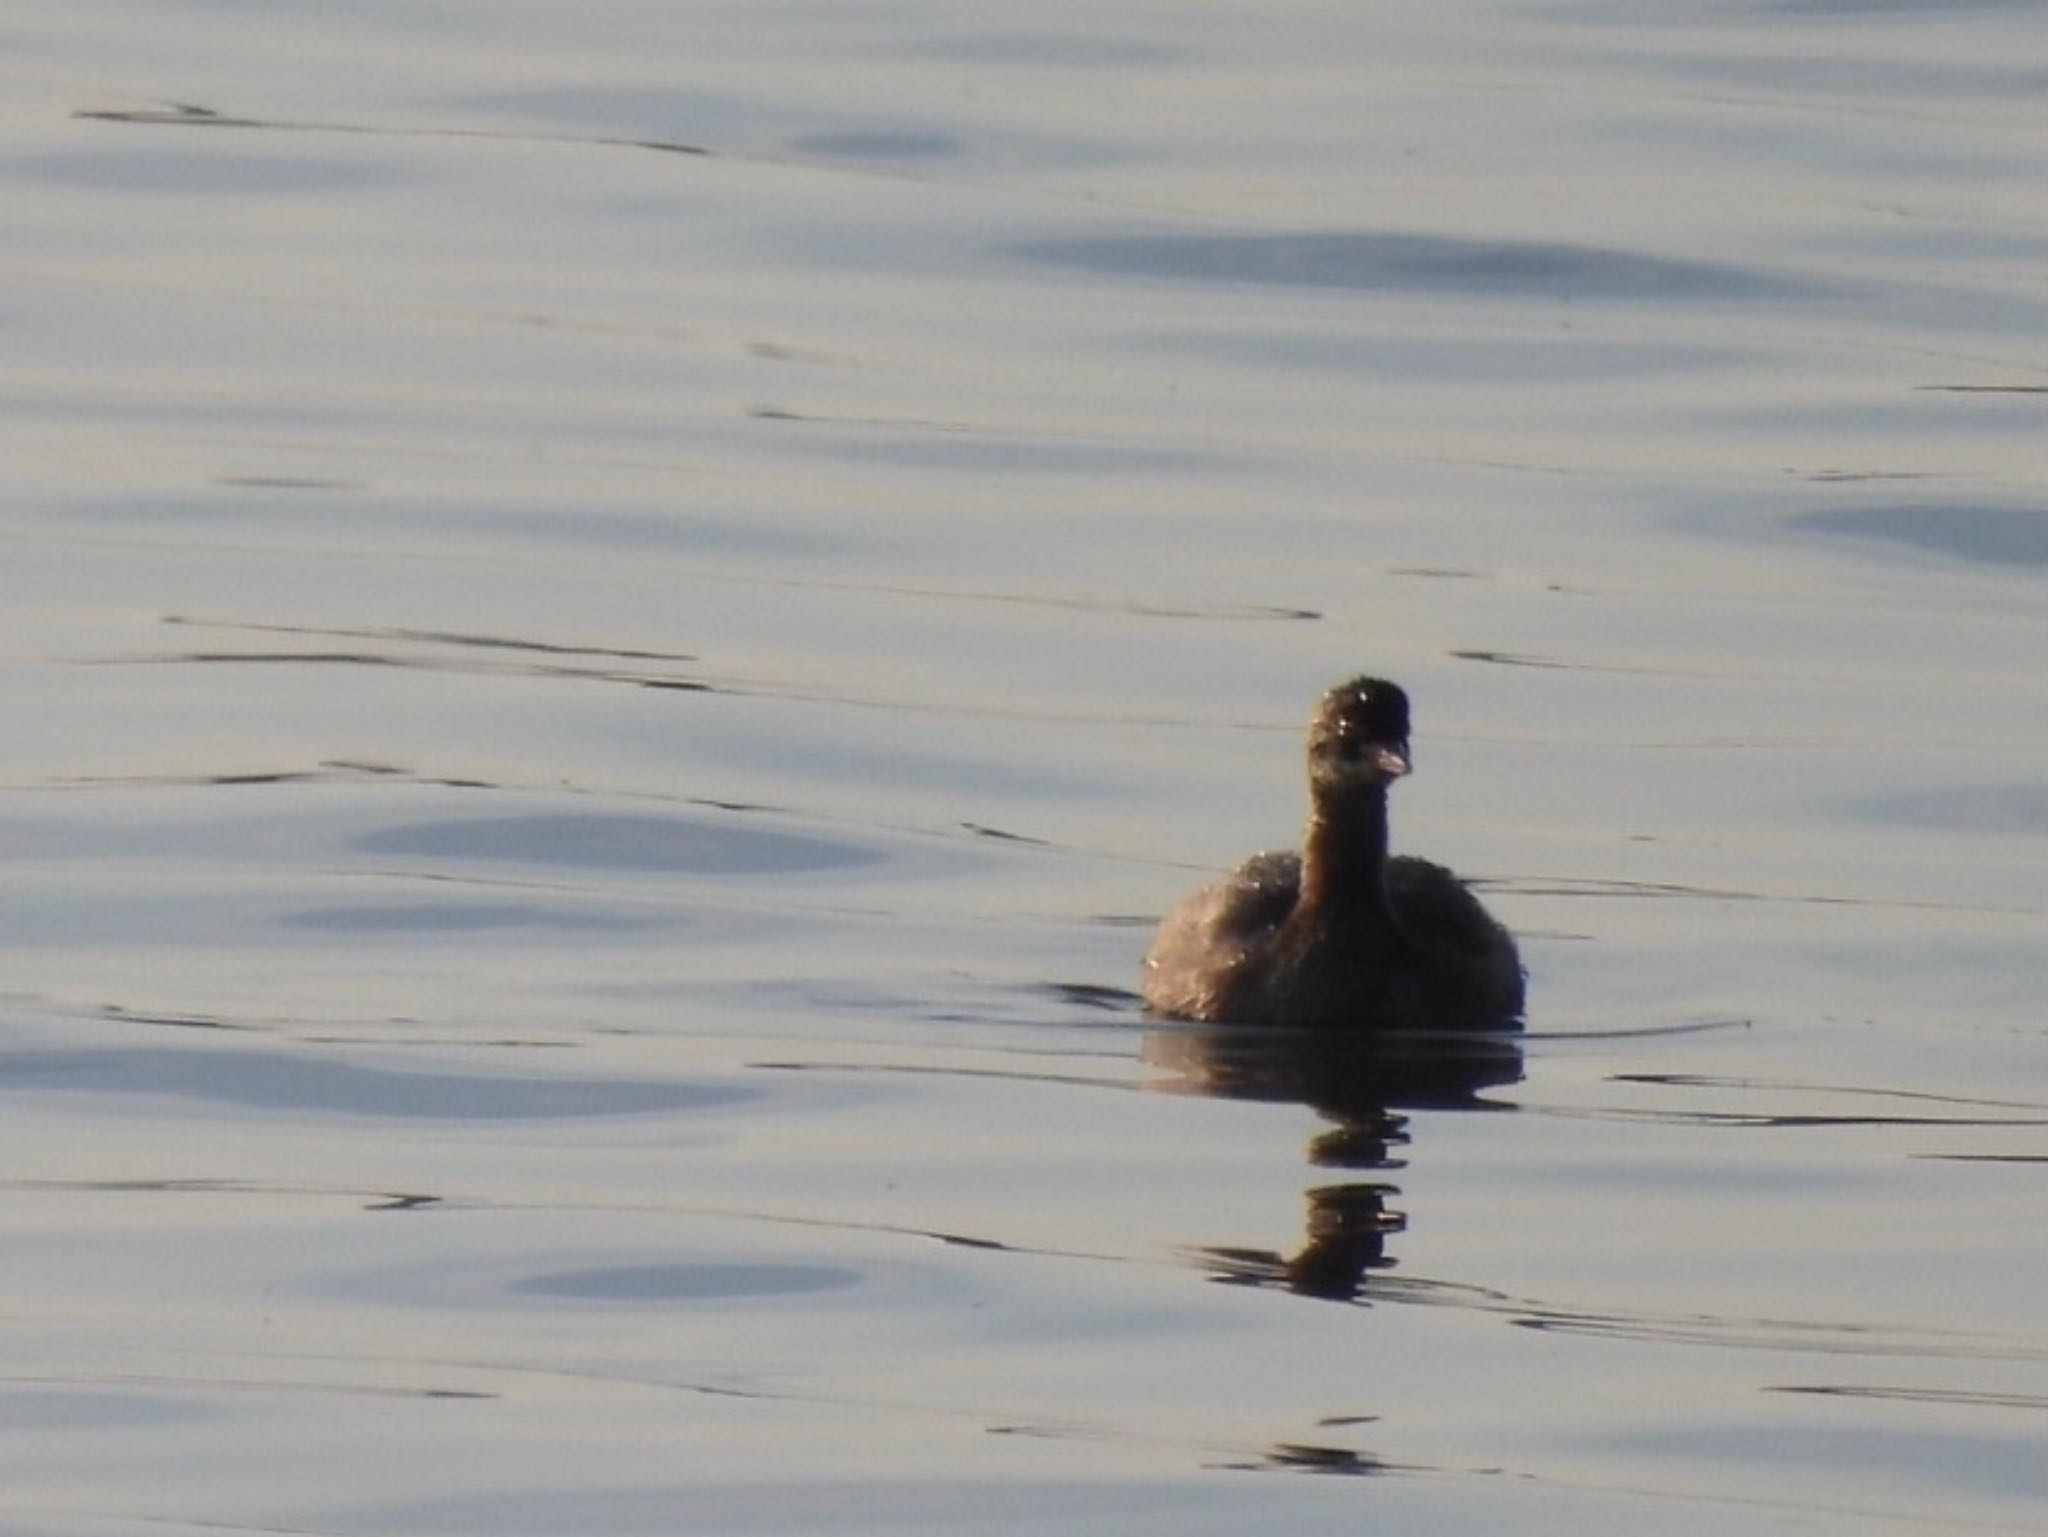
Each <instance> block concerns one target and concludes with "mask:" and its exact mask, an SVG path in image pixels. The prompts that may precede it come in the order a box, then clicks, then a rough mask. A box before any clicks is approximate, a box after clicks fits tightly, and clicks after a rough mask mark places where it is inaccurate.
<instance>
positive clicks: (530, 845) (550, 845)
mask: <svg viewBox="0 0 2048 1537" xmlns="http://www.w3.org/2000/svg"><path fill="white" fill-rule="evenodd" d="M355 846H356V847H357V848H359V849H362V850H365V851H366V852H368V853H372V854H410V855H428V856H432V857H437V858H454V859H510V860H518V861H520V862H522V863H526V864H545V865H571V866H576V867H579V868H583V869H598V870H684V871H690V872H693V873H696V874H699V875H788V874H793V873H798V872H805V871H819V870H841V869H848V868H852V867H856V866H860V865H871V864H875V863H877V862H879V861H880V860H881V858H882V857H883V856H882V855H881V854H880V853H879V852H877V851H875V850H873V849H867V848H862V847H860V846H859V845H857V844H851V843H840V842H835V841H833V840H830V839H826V838H820V837H816V836H814V835H810V834H802V833H786V832H770V831H767V830H764V829H761V828H754V827H734V826H730V825H727V824H725V823H722V822H714V821H709V820H701V819H693V818H685V817H680V816H660V817H643V816H626V815H619V814H612V815H602V816H577V815H573V814H568V813H554V814H546V815H533V816H514V817H450V818H448V819H447V820H445V821H436V822H409V823H406V824H405V825H403V826H401V827H387V828H382V829H379V830H378V831H376V832H372V833H366V834H364V835H363V836H362V837H360V838H358V839H356V840H355Z"/></svg>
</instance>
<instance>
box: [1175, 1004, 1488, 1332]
mask: <svg viewBox="0 0 2048 1537" xmlns="http://www.w3.org/2000/svg"><path fill="white" fill-rule="evenodd" d="M1143 1055H1144V1059H1145V1061H1147V1062H1149V1063H1151V1064H1152V1065H1154V1066H1156V1067H1164V1068H1167V1069H1169V1070H1170V1071H1172V1072H1173V1073H1174V1074H1175V1078H1174V1080H1173V1081H1172V1082H1171V1083H1170V1084H1168V1085H1166V1087H1169V1088H1172V1089H1176V1090H1178V1091H1181V1092H1185V1093H1194V1094H1207V1095H1213V1096H1216V1097H1218V1098H1223V1099H1255V1100H1276V1101H1287V1102H1294V1103H1300V1104H1304V1105H1307V1106H1309V1107H1310V1108H1311V1109H1313V1110H1315V1111H1316V1112H1317V1113H1318V1114H1319V1115H1321V1116H1322V1117H1323V1118H1324V1119H1325V1120H1326V1121H1328V1122H1329V1123H1330V1125H1329V1129H1327V1130H1325V1131H1322V1132H1319V1133H1318V1134H1317V1135H1316V1136H1314V1137H1312V1138H1311V1139H1310V1140H1309V1144H1308V1161H1309V1163H1310V1165H1311V1166H1313V1167H1316V1168H1336V1169H1350V1170H1359V1171H1365V1172H1384V1171H1390V1170H1396V1169H1400V1168H1402V1167H1404V1166H1405V1164H1406V1159H1405V1157H1404V1156H1402V1152H1401V1150H1402V1149H1405V1148H1406V1147H1407V1145H1408V1142H1409V1133H1408V1125H1409V1122H1408V1117H1407V1116H1405V1115H1403V1114H1401V1113H1400V1112H1401V1111H1402V1110H1415V1109H1431V1110H1453V1109H1498V1108H1503V1107H1501V1106H1497V1105H1491V1104H1489V1103H1488V1102H1487V1101H1485V1100H1484V1099H1482V1098H1481V1097H1480V1095H1481V1093H1482V1091H1484V1090H1486V1089H1490V1088H1496V1087H1498V1086H1500V1085H1502V1084H1509V1083H1515V1082H1517V1081H1519V1080H1520V1078H1521V1076H1522V1049H1521V1045H1520V1043H1519V1041H1518V1039H1517V1038H1516V1037H1514V1036H1512V1035H1481V1034H1477V1033H1473V1032H1443V1033H1433V1034H1422V1033H1417V1034H1413V1035H1391V1034H1390V1035H1342V1034H1338V1033H1335V1032H1331V1031H1297V1030H1275V1029H1272V1028H1269V1027H1258V1026H1251V1027H1240V1026H1206V1027H1197V1028H1191V1029H1167V1028H1161V1029H1155V1030H1153V1031H1151V1032H1150V1033H1148V1034H1147V1036H1146V1038H1145V1044H1144V1052H1143ZM1400 1193H1401V1191H1400V1187H1399V1186H1398V1185H1395V1184H1392V1183H1389V1182H1387V1181H1385V1180H1344V1181H1342V1182H1339V1183H1335V1184H1316V1185H1312V1186H1311V1187H1310V1188H1309V1189H1308V1190H1307V1192H1306V1197H1307V1202H1308V1214H1307V1220H1306V1228H1305V1232H1304V1235H1303V1241H1302V1245H1301V1247H1300V1248H1299V1249H1298V1250H1297V1251H1296V1252H1294V1253H1293V1254H1291V1255H1286V1254H1280V1253H1277V1252H1274V1251H1272V1250H1267V1249H1249V1248H1237V1247H1230V1246H1219V1245H1210V1246H1204V1247H1202V1248H1200V1249H1198V1250H1197V1251H1196V1252H1197V1253H1198V1254H1199V1255H1200V1256H1201V1258H1202V1261H1203V1263H1204V1264H1206V1265H1207V1266H1208V1267H1209V1268H1210V1273H1211V1274H1212V1275H1213V1276H1214V1278H1215V1279H1217V1280H1219V1281H1223V1282H1226V1283H1228V1284H1231V1285H1237V1286H1270V1287H1276V1288H1282V1289H1285V1290H1287V1291H1290V1292H1294V1293H1296V1294H1297V1295H1300V1296H1305V1297H1321V1298H1326V1299H1328V1300H1331V1301H1337V1302H1350V1301H1356V1300H1358V1299H1359V1297H1360V1296H1361V1294H1362V1293H1364V1291H1365V1289H1366V1278H1367V1276H1368V1275H1369V1274H1370V1273H1371V1272H1373V1271H1375V1270H1382V1269H1386V1268H1388V1267H1390V1266H1392V1265H1393V1264H1395V1263H1396V1261H1395V1260H1394V1259H1393V1258H1392V1257H1391V1256H1389V1255H1388V1253H1387V1241H1388V1239H1389V1238H1390V1237H1391V1236H1392V1235H1393V1234H1395V1233H1399V1232H1401V1231H1403V1230H1404V1229H1405V1228H1406V1227H1407V1225H1408V1219H1407V1215H1406V1214H1405V1213H1404V1212H1401V1211H1398V1210H1396V1209H1395V1208H1394V1207H1393V1206H1392V1205H1391V1204H1390V1202H1391V1200H1392V1199H1393V1198H1395V1197H1397V1196H1399V1195H1400Z"/></svg>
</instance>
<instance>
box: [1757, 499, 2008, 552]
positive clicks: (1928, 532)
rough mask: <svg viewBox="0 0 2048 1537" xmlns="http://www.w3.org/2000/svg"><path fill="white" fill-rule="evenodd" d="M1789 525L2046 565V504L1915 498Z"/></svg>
mask: <svg viewBox="0 0 2048 1537" xmlns="http://www.w3.org/2000/svg"><path fill="white" fill-rule="evenodd" d="M1789 521H1790V523H1791V526H1792V527H1794V528H1801V529H1810V530H1812V531H1813V532H1815V533H1822V534H1847V535H1849V536H1850V537H1852V538H1857V539H1882V540H1889V541H1890V542H1891V543H1893V544H1903V545H1907V546H1909V547H1911V548H1913V549H1916V550H1934V551H1936V552H1937V553H1939V554H1943V555H1957V556H1961V557H1962V558H1963V559H1964V560H1975V561H1981V562H1983V563H1985V564H1987V565H1996V566H2048V508H2042V507H2000V506H1995V505H1994V506H1985V505H1981V504H1978V505H1973V504H1970V503H1966V502H1963V503H1950V504H1943V503H1939V502H1919V503H1904V504H1900V505H1897V506H1889V507H1830V508H1827V509H1825V510H1823V511H1820V512H1802V513H1799V514H1797V515H1795V516H1794V517H1793V518H1791V519H1790V520H1789Z"/></svg>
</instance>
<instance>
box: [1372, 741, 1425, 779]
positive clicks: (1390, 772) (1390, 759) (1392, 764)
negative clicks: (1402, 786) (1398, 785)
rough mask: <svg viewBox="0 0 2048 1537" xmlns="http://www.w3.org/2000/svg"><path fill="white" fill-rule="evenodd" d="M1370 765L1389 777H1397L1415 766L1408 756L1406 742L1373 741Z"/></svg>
mask: <svg viewBox="0 0 2048 1537" xmlns="http://www.w3.org/2000/svg"><path fill="white" fill-rule="evenodd" d="M1372 766H1373V767H1374V768H1376V769H1378V770H1379V771H1380V772H1381V773H1382V774H1385V775H1386V776H1387V778H1389V779H1399V778H1400V777H1401V776H1402V775H1403V774H1405V773H1407V772H1408V771H1409V770H1410V769H1412V768H1414V767H1415V765H1414V763H1413V762H1412V761H1411V760H1410V759H1409V757H1408V744H1407V743H1406V742H1375V743H1374V744H1373V749H1372Z"/></svg>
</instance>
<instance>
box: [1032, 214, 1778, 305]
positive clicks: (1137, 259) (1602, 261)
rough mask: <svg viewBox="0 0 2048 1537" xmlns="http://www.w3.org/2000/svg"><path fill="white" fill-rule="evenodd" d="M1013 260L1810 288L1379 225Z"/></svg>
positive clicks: (1458, 282) (1725, 288) (1626, 287)
mask: <svg viewBox="0 0 2048 1537" xmlns="http://www.w3.org/2000/svg"><path fill="white" fill-rule="evenodd" d="M1005 250H1006V252H1007V254H1010V255H1016V256H1022V257H1026V258H1030V259H1033V260H1038V261H1049V262H1059V263H1062V264H1065V265H1068V266H1075V267H1087V268H1090V269H1092V270H1094V271H1098V272H1111V273H1122V274H1128V275H1131V276H1136V277H1155V278H1190V279H1194V280H1197V281H1201V282H1220V283H1284V284H1290V285H1293V286H1296V287H1304V288H1356V289H1385V290H1393V291H1398V292H1406V293H1459V294H1478V295H1494V296H1509V297H1518V298H1546V299H1575V298H1576V299H1655V300H1682V299H1756V298H1789V297H1794V296H1802V295H1803V296H1812V295H1813V294H1815V293H1816V292H1817V289H1816V288H1815V287H1814V285H1812V284H1809V283H1806V282H1803V281H1796V280H1793V279H1790V278H1784V277H1779V276H1776V275H1772V274H1768V273H1763V272H1759V271H1754V270H1752V269H1750V268H1746V267H1736V266H1729V265H1726V264H1723V263H1716V262H1700V261H1682V260H1678V259H1675V258H1668V257H1662V256H1648V255H1644V254H1642V253H1641V252H1636V251H1618V250H1611V249H1608V248H1606V247H1602V246H1580V245H1565V244H1559V243H1553V242H1546V241H1529V240H1472V239H1463V238H1460V237H1458V236H1454V235H1422V234H1410V233H1401V232H1393V231H1374V230H1306V231H1301V232H1297V233H1292V234H1279V235H1124V236H1104V237H1098V238H1090V239H1081V240H1032V241H1025V242H1021V243H1019V244H1017V245H1013V246H1009V247H1006V248H1005Z"/></svg>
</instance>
